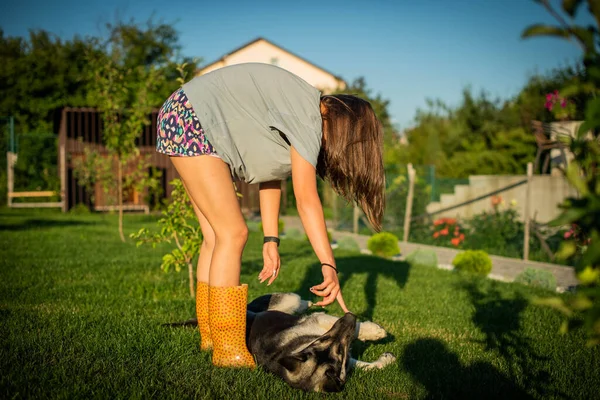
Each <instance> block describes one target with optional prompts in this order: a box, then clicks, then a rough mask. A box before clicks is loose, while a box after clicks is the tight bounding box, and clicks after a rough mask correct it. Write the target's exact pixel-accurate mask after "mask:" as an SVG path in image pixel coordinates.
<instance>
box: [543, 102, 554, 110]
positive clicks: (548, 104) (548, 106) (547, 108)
mask: <svg viewBox="0 0 600 400" xmlns="http://www.w3.org/2000/svg"><path fill="white" fill-rule="evenodd" d="M553 105H554V103H552V102H551V101H547V102H546V105H545V106H544V107H545V108H546V110H548V111H552V106H553Z"/></svg>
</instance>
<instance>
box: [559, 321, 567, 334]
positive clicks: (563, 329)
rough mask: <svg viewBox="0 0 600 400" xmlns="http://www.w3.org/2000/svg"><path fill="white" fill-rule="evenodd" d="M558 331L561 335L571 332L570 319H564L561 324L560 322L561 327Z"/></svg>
mask: <svg viewBox="0 0 600 400" xmlns="http://www.w3.org/2000/svg"><path fill="white" fill-rule="evenodd" d="M558 332H559V333H560V334H561V335H566V334H567V333H569V321H568V320H564V321H563V322H562V323H561V324H560V328H559V329H558Z"/></svg>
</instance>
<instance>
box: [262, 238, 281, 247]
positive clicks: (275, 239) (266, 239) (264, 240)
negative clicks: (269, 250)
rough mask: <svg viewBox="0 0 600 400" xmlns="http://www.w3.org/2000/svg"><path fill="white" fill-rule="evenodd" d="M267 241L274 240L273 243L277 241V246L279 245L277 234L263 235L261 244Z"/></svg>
mask: <svg viewBox="0 0 600 400" xmlns="http://www.w3.org/2000/svg"><path fill="white" fill-rule="evenodd" d="M269 242H275V243H277V247H279V242H280V240H279V238H278V237H277V236H265V238H264V239H263V244H265V243H269Z"/></svg>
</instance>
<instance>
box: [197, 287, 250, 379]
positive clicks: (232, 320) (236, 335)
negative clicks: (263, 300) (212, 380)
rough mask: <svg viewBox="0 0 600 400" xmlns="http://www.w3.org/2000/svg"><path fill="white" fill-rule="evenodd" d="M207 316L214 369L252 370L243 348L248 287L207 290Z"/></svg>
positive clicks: (244, 346)
mask: <svg viewBox="0 0 600 400" xmlns="http://www.w3.org/2000/svg"><path fill="white" fill-rule="evenodd" d="M208 299H209V301H208V310H209V312H208V316H209V320H210V334H211V337H212V341H213V353H212V363H213V365H215V366H217V367H246V368H254V367H256V363H255V362H254V357H252V354H250V352H249V351H248V348H247V347H246V302H247V300H248V285H241V286H233V287H214V286H210V287H209V296H208Z"/></svg>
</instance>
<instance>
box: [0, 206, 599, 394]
mask: <svg viewBox="0 0 600 400" xmlns="http://www.w3.org/2000/svg"><path fill="white" fill-rule="evenodd" d="M125 222H126V223H125V227H126V230H127V231H128V232H134V231H137V230H138V229H139V228H140V227H142V226H148V227H152V226H153V225H154V224H155V218H154V217H149V216H127V218H126V221H125ZM260 243H261V236H260V234H259V233H252V234H251V237H250V240H249V243H248V246H247V250H246V252H245V255H244V263H243V267H242V270H243V275H242V281H243V282H248V283H249V286H250V295H251V296H253V297H254V296H257V295H261V294H264V293H269V292H272V291H293V292H297V293H299V294H301V295H302V296H304V297H310V294H309V291H308V288H309V287H310V286H311V285H313V284H315V283H318V282H320V272H319V266H318V264H316V261H317V260H316V259H315V256H314V255H313V253H312V250H311V248H310V247H309V245H308V243H306V242H303V241H302V242H301V241H298V242H295V241H292V240H287V241H285V242H282V247H281V258H282V269H283V270H282V273H281V274H280V277H279V279H278V280H277V281H276V282H275V283H274V284H273V285H272V286H271V287H266V286H263V285H260V284H259V283H258V281H257V278H256V277H257V274H258V272H259V270H260V269H261V266H262V255H261V245H260ZM0 244H1V246H0V255H1V257H0V314H1V321H2V323H1V324H0V342H1V350H0V371H2V373H1V376H0V396H1V397H3V398H111V399H112V398H150V397H154V398H160V399H165V398H178V399H180V398H206V399H216V398H227V399H264V398H267V399H280V398H281V399H284V398H285V399H304V398H322V397H323V396H324V395H320V394H307V393H303V392H299V391H296V390H292V389H291V388H289V387H288V386H287V385H286V384H285V383H283V381H281V380H279V379H278V378H276V377H274V376H271V375H269V374H267V373H265V372H264V371H261V370H256V371H247V370H227V369H216V368H213V367H212V366H211V363H210V356H209V355H208V354H205V353H200V352H199V350H198V333H197V331H196V330H195V329H191V328H166V327H163V326H161V324H162V323H165V322H174V321H181V320H185V319H188V318H190V317H192V316H193V315H194V302H193V300H192V299H190V297H189V292H188V286H187V281H186V279H187V274H186V272H185V271H182V272H180V273H176V272H170V273H164V272H162V271H161V270H160V268H159V265H160V259H161V256H162V255H163V254H164V252H165V249H166V248H165V247H157V248H156V249H152V248H151V247H139V248H136V247H135V245H134V244H133V243H132V242H129V243H121V242H120V241H119V238H118V233H117V221H116V217H114V216H112V215H69V214H60V213H58V212H55V211H15V210H0ZM337 260H338V266H339V269H340V270H341V271H342V272H341V274H340V278H341V281H342V284H343V289H344V296H345V299H346V302H347V303H348V305H349V306H350V308H351V309H352V310H353V311H354V312H355V313H356V314H357V315H359V317H360V318H363V319H372V320H373V321H375V322H377V323H379V324H381V325H382V326H384V327H385V328H386V329H387V331H388V332H389V333H390V337H389V338H388V339H386V340H384V341H382V342H380V343H375V344H366V345H364V344H362V345H361V344H358V345H356V346H355V347H354V349H353V354H354V355H355V356H357V357H358V358H359V359H362V360H367V361H370V360H374V359H376V358H377V357H379V355H380V354H381V353H383V352H386V351H389V352H392V353H394V354H395V355H396V356H397V357H398V362H397V364H395V365H392V366H390V367H389V368H388V369H386V370H382V371H371V372H367V371H357V372H355V373H353V374H352V375H351V376H350V378H349V380H348V383H347V385H346V388H345V390H344V392H343V393H342V394H339V395H334V396H337V397H336V398H350V399H367V398H368V399H371V398H375V399H376V398H381V399H386V398H401V399H419V398H544V399H545V398H580V399H589V398H594V397H596V398H597V396H598V393H599V392H598V390H599V389H600V370H599V368H600V367H599V366H600V349H598V348H595V349H590V348H587V347H585V344H584V343H585V340H584V339H585V338H584V337H583V336H582V335H581V334H580V333H578V332H575V333H572V334H569V335H567V336H560V335H558V334H557V330H558V327H559V324H560V322H561V319H560V316H559V315H557V313H556V312H554V311H552V310H549V309H545V308H539V307H536V306H533V305H531V304H530V303H529V300H530V299H531V298H532V296H540V295H542V296H543V295H549V294H550V292H546V291H543V290H541V289H535V288H529V287H526V286H522V285H518V284H506V283H501V282H495V281H491V280H486V279H482V278H467V277H464V276H461V275H460V274H456V273H451V272H447V271H442V270H437V269H433V268H423V267H421V268H419V267H414V268H413V267H411V266H410V265H409V264H406V263H402V262H392V261H388V260H384V259H379V258H375V257H369V256H364V255H355V254H352V253H343V252H339V253H337ZM328 312H330V313H333V314H336V315H340V314H341V310H340V309H339V307H338V306H333V307H330V308H329V309H328ZM325 397H329V396H327V395H325Z"/></svg>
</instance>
